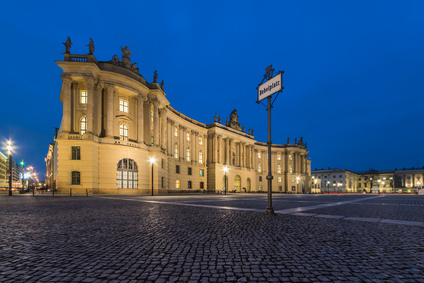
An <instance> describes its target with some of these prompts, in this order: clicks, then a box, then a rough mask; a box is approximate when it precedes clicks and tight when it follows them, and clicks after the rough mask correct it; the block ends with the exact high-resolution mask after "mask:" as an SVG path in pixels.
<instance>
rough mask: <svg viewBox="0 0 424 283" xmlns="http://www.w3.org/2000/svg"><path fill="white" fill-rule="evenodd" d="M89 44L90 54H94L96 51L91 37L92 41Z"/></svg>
mask: <svg viewBox="0 0 424 283" xmlns="http://www.w3.org/2000/svg"><path fill="white" fill-rule="evenodd" d="M87 46H88V55H93V53H94V41H93V40H92V39H91V38H90V43H89V44H88V45H87Z"/></svg>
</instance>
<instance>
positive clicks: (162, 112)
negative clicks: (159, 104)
mask: <svg viewBox="0 0 424 283" xmlns="http://www.w3.org/2000/svg"><path fill="white" fill-rule="evenodd" d="M167 112H168V110H167V109H165V108H160V109H159V114H160V115H166V113H167Z"/></svg>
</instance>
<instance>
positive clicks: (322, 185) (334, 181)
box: [311, 167, 424, 194]
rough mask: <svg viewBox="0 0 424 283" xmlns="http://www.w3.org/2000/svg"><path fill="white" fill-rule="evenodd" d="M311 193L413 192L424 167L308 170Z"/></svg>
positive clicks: (421, 183) (421, 176) (418, 183)
mask: <svg viewBox="0 0 424 283" xmlns="http://www.w3.org/2000/svg"><path fill="white" fill-rule="evenodd" d="M311 175H312V180H311V188H312V192H315V193H336V192H340V193H364V192H365V193H410V194H414V193H417V191H418V190H420V189H421V188H422V186H423V178H424V167H423V168H408V169H405V168H403V169H401V170H398V169H396V168H395V169H394V170H374V169H370V170H368V171H360V172H353V171H350V170H347V169H330V168H329V169H321V170H317V169H315V170H313V171H312V174H311Z"/></svg>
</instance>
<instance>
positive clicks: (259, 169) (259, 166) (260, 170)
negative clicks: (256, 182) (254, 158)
mask: <svg viewBox="0 0 424 283" xmlns="http://www.w3.org/2000/svg"><path fill="white" fill-rule="evenodd" d="M258 172H262V169H261V164H258Z"/></svg>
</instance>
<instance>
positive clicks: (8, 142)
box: [6, 140, 13, 196]
mask: <svg viewBox="0 0 424 283" xmlns="http://www.w3.org/2000/svg"><path fill="white" fill-rule="evenodd" d="M6 149H7V154H8V156H9V196H11V195H12V179H13V178H12V175H13V168H12V150H13V148H12V141H11V140H8V141H7V147H6Z"/></svg>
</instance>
